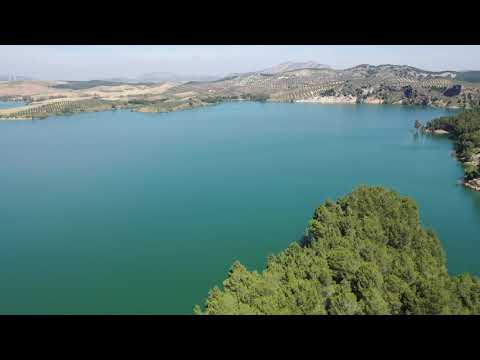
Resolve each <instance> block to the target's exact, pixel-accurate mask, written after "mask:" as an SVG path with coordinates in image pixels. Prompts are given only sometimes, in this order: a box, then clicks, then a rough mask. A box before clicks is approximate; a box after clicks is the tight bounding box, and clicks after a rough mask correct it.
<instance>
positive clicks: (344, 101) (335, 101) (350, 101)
mask: <svg viewBox="0 0 480 360" xmlns="http://www.w3.org/2000/svg"><path fill="white" fill-rule="evenodd" d="M365 100H367V101H365ZM231 101H235V102H237V101H238V102H248V101H253V102H256V101H255V100H249V99H225V100H222V101H218V102H214V103H196V104H195V103H194V104H192V105H193V106H184V105H183V104H182V105H180V104H179V105H177V106H176V107H174V108H170V109H164V110H150V109H149V110H147V109H146V108H148V107H149V105H147V106H144V107H140V108H139V107H137V106H128V105H127V106H122V107H121V108H117V110H120V109H124V110H131V111H135V112H142V113H152V114H154V113H170V112H176V111H181V110H190V109H194V108H197V107H202V106H207V105H220V104H223V103H226V102H231ZM5 102H17V101H5ZM262 102H268V103H284V104H287V103H294V104H320V105H396V106H405V107H417V106H420V107H430V108H434V109H447V110H458V109H462V108H460V107H457V106H455V107H452V106H437V105H432V104H429V105H420V104H400V103H387V102H384V101H383V100H381V99H364V100H363V101H360V102H358V98H357V97H352V96H342V97H338V96H324V97H316V98H310V99H301V100H295V101H278V100H272V99H267V100H266V101H262ZM27 106H28V105H27ZM20 108H23V107H18V109H20ZM14 109H17V108H8V109H0V121H27V120H43V119H46V118H49V117H52V116H65V115H74V114H76V113H91V112H98V111H110V109H102V110H93V109H92V110H84V111H80V112H73V113H72V112H68V113H64V114H62V113H56V114H54V113H52V114H47V115H46V116H41V117H31V118H30V117H29V118H22V117H7V116H1V110H14ZM112 110H115V109H112ZM423 131H424V132H425V133H430V134H435V135H448V132H442V131H438V130H434V131H435V133H432V132H431V131H432V130H429V129H424V130H423Z"/></svg>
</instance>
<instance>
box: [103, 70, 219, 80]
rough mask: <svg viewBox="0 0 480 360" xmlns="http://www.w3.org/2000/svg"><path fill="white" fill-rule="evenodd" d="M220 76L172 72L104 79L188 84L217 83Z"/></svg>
mask: <svg viewBox="0 0 480 360" xmlns="http://www.w3.org/2000/svg"><path fill="white" fill-rule="evenodd" d="M220 78H221V77H220V76H213V75H195V74H191V75H188V74H187V75H183V74H176V73H172V72H160V71H159V72H151V73H145V74H141V75H139V76H136V77H116V78H108V79H103V80H107V81H115V82H122V83H151V82H153V83H161V82H178V83H183V82H188V81H215V80H218V79H220Z"/></svg>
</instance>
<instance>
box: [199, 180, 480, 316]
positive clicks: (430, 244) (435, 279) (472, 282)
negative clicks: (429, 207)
mask: <svg viewBox="0 0 480 360" xmlns="http://www.w3.org/2000/svg"><path fill="white" fill-rule="evenodd" d="M194 312H195V313H196V314H205V315H221V314H257V315H262V314H263V315H274V314H278V315H279V314H317V315H344V314H348V315H360V314H405V315H410V314H412V315H413V314H480V279H479V278H477V277H474V276H471V275H469V274H462V275H457V276H450V275H449V274H448V272H447V268H446V259H445V255H444V251H443V249H442V246H441V243H440V241H439V239H438V238H437V236H436V235H435V233H434V232H433V231H432V230H430V229H425V228H424V227H423V226H422V225H421V223H420V219H419V211H418V207H417V204H416V203H415V201H414V200H412V199H410V198H408V197H401V196H400V195H399V194H398V193H396V192H394V191H390V190H387V189H384V188H381V187H367V186H362V187H359V188H357V189H356V190H354V191H353V192H352V193H350V194H349V195H347V196H345V197H343V198H340V199H338V200H337V201H336V202H333V201H329V200H327V201H326V202H325V203H324V204H322V205H321V206H319V207H318V208H317V209H316V210H315V212H314V215H313V218H312V219H311V220H310V222H309V225H308V227H307V229H306V231H305V236H304V238H303V241H301V242H295V243H292V244H291V245H290V246H289V247H288V248H287V249H286V250H284V251H282V252H281V253H279V254H278V255H274V256H270V257H269V258H268V262H267V267H266V269H265V270H264V271H263V272H261V273H260V272H257V271H248V270H247V269H246V268H245V267H244V266H243V265H242V264H240V263H239V262H235V263H234V264H233V266H232V267H231V269H230V271H229V274H228V277H227V279H226V280H225V281H224V282H223V289H220V288H219V287H215V288H213V289H212V290H211V291H210V292H209V294H208V298H207V300H206V302H205V306H204V308H203V309H201V308H200V306H198V305H197V306H196V307H195V309H194Z"/></svg>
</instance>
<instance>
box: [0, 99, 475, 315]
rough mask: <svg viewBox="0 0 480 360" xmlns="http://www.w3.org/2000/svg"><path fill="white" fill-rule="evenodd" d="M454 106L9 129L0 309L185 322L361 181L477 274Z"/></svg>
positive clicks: (110, 120) (74, 119)
mask: <svg viewBox="0 0 480 360" xmlns="http://www.w3.org/2000/svg"><path fill="white" fill-rule="evenodd" d="M445 113H446V111H445V110H439V109H426V108H407V107H400V106H387V105H382V106H375V105H315V104H261V103H227V104H223V105H219V106H212V107H206V108H200V109H194V110H191V111H182V112H176V113H170V114H142V113H134V112H129V111H117V112H102V113H91V114H80V115H75V116H70V117H54V118H49V119H47V120H41V121H8V122H7V121H5V122H0V293H1V294H2V295H1V296H0V313H16V314H32V313H33V314H37V313H55V314H57V313H61V314H74V313H75V314H82V313H100V314H122V313H127V314H153V313H159V314H170V313H181V314H189V313H191V311H192V308H193V306H194V305H195V304H197V303H202V302H203V300H204V298H205V297H206V295H207V292H208V289H210V288H211V287H213V286H214V285H216V284H218V285H220V284H221V281H222V280H223V279H224V278H225V276H226V274H227V271H228V268H229V267H230V265H231V264H232V262H233V261H234V260H237V259H238V260H240V261H241V262H242V263H244V264H245V265H246V266H247V267H248V268H249V269H259V270H261V269H262V268H263V267H264V266H265V260H266V257H267V255H269V254H272V253H276V252H278V251H280V250H281V249H283V248H285V247H286V246H287V245H288V244H289V243H290V242H292V241H294V240H296V239H298V238H299V237H300V236H301V234H302V233H303V231H304V229H305V227H306V225H307V222H308V220H309V218H310V217H311V215H312V214H313V211H314V208H315V207H316V206H318V205H319V204H320V203H321V202H323V201H324V200H325V199H327V198H331V199H336V198H337V197H339V196H343V195H345V194H347V193H348V192H350V191H351V190H352V189H353V188H354V187H355V186H357V185H359V184H371V185H384V186H387V187H390V188H393V189H395V190H397V191H399V192H400V193H401V194H403V195H409V196H412V197H414V198H415V199H416V200H417V202H418V203H419V205H420V209H421V217H422V221H423V223H424V224H425V225H427V226H430V227H433V228H434V229H435V231H436V232H437V234H438V235H439V237H440V238H441V241H442V243H443V245H444V247H445V249H446V255H447V259H448V266H449V270H450V272H451V273H459V272H464V271H470V272H472V273H474V274H477V275H480V237H479V236H478V234H479V233H480V194H478V193H475V192H472V191H469V190H467V189H464V188H463V187H461V186H459V185H457V180H458V179H459V178H460V177H461V176H462V168H461V166H460V165H459V164H458V163H457V162H456V161H455V160H454V159H453V158H452V157H451V155H450V152H451V150H452V143H451V142H450V141H449V140H448V139H442V138H431V137H421V136H420V137H419V136H414V134H413V132H412V129H413V124H414V121H415V119H420V120H421V121H422V122H425V121H427V120H429V119H431V118H434V117H436V116H439V115H443V114H445Z"/></svg>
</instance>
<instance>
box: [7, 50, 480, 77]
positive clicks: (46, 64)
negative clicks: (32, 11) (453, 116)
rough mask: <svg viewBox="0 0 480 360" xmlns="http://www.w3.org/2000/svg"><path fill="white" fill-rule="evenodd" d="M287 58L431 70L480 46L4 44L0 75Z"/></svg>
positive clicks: (471, 65) (466, 62)
mask: <svg viewBox="0 0 480 360" xmlns="http://www.w3.org/2000/svg"><path fill="white" fill-rule="evenodd" d="M285 61H316V62H319V63H321V64H326V65H330V66H331V67H333V68H335V69H342V68H347V67H351V66H355V65H358V64H364V63H368V64H373V65H378V64H386V63H389V64H399V65H404V64H405V65H411V66H415V67H419V68H423V69H426V70H480V46H463V45H462V46H461V45H458V46H456V45H452V46H438V45H436V46H431V45H429V46H390V45H388V46H386V45H375V46H370V45H368V46H367V45H355V46H350V45H349V46H346V45H335V46H331V45H321V46H320V45H319V46H303V45H302V46H300V45H288V46H269V45H265V46H263V45H255V46H250V45H248V46H247V45H235V46H233V45H222V46H219V45H215V46H210V45H208V46H206V45H191V46H190V45H188V46H187V45H182V46H167V45H159V46H143V45H134V46H123V45H122V46H114V45H111V46H110V45H108V46H106V45H95V46H79V45H75V46H72V45H68V46H57V45H56V46H53V45H29V46H0V74H2V75H6V74H9V73H15V74H16V75H25V76H33V77H35V78H38V79H58V80H60V79H61V80H75V79H77V80H85V79H98V78H105V77H129V76H136V75H140V74H142V73H148V72H172V73H177V74H181V75H226V74H228V73H232V72H246V71H254V70H260V69H262V68H266V67H269V66H272V65H276V64H279V63H282V62H285Z"/></svg>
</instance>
